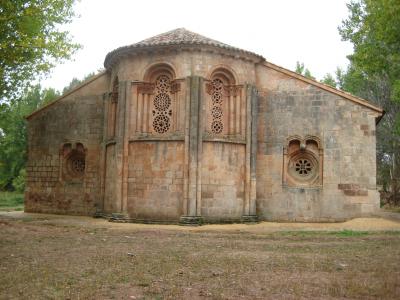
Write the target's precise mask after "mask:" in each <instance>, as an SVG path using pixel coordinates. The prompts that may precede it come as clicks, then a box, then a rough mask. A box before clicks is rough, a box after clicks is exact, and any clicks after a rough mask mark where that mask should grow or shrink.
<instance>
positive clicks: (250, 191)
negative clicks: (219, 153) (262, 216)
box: [242, 85, 258, 222]
mask: <svg viewBox="0 0 400 300" xmlns="http://www.w3.org/2000/svg"><path fill="white" fill-rule="evenodd" d="M257 113H258V92H257V89H256V88H255V87H254V86H252V85H247V86H246V116H247V117H246V174H245V176H246V180H245V203H244V207H243V216H242V220H243V222H256V221H257V219H258V218H257V212H256V178H257V177H256V162H257Z"/></svg>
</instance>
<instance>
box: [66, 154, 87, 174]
mask: <svg viewBox="0 0 400 300" xmlns="http://www.w3.org/2000/svg"><path fill="white" fill-rule="evenodd" d="M67 170H68V173H69V174H70V175H71V176H72V177H81V176H83V174H84V173H85V158H84V156H82V155H78V154H73V155H71V156H70V157H69V158H68V160H67Z"/></svg>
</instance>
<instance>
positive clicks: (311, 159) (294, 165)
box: [288, 151, 318, 183]
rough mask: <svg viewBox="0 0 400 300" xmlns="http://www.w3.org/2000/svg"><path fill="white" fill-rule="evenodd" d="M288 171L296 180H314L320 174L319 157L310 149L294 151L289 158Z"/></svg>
mask: <svg viewBox="0 0 400 300" xmlns="http://www.w3.org/2000/svg"><path fill="white" fill-rule="evenodd" d="M288 172H289V175H290V176H291V178H292V179H293V180H295V181H296V182H299V183H307V182H312V181H313V180H314V179H315V178H316V176H318V159H317V158H316V157H315V156H314V155H313V154H312V153H311V152H309V151H301V152H297V153H294V155H292V157H291V158H290V159H289V166H288Z"/></svg>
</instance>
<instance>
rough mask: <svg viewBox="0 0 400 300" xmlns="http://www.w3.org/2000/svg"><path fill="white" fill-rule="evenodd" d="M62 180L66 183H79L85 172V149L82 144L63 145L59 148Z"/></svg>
mask: <svg viewBox="0 0 400 300" xmlns="http://www.w3.org/2000/svg"><path fill="white" fill-rule="evenodd" d="M60 155H61V159H62V166H63V168H62V169H63V178H64V180H67V181H71V180H72V181H81V180H82V179H83V177H84V175H85V170H86V148H85V147H84V146H83V144H82V143H79V142H78V143H76V144H75V145H73V144H72V143H65V144H63V145H62V148H61V152H60Z"/></svg>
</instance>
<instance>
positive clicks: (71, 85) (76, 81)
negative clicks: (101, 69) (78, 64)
mask: <svg viewBox="0 0 400 300" xmlns="http://www.w3.org/2000/svg"><path fill="white" fill-rule="evenodd" d="M93 76H96V74H95V73H94V72H92V73H89V74H87V75H86V76H84V77H83V79H82V80H80V79H78V78H76V77H74V78H72V80H71V82H70V83H69V84H68V85H67V86H66V87H64V88H63V90H62V94H66V93H68V92H69V91H71V90H73V89H74V88H76V87H77V86H78V85H80V84H81V83H83V82H85V81H86V80H88V79H90V78H92V77H93Z"/></svg>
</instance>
